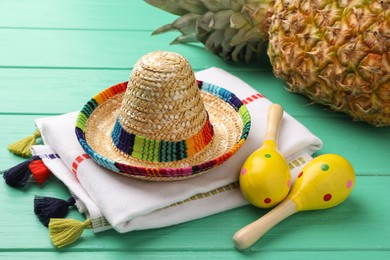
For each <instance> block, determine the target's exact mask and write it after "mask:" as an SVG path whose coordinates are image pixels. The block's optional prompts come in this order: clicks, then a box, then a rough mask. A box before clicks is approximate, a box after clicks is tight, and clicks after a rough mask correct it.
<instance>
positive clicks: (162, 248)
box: [0, 0, 390, 259]
mask: <svg viewBox="0 0 390 260" xmlns="http://www.w3.org/2000/svg"><path fill="white" fill-rule="evenodd" d="M174 18H175V17H174V16H173V15H170V14H167V13H164V12H162V11H160V10H157V9H156V8H154V7H151V6H149V5H147V4H146V3H145V2H143V1H140V0H137V1H125V0H115V1H113V0H100V1H95V0H82V1H77V0H55V1H54V0H41V1H32V0H23V1H13V0H0V90H1V92H2V94H1V95H0V122H1V130H0V135H1V138H0V147H2V148H1V149H0V168H1V169H6V168H9V167H11V166H13V165H15V164H16V163H17V162H20V161H21V160H22V159H20V158H18V157H16V156H14V155H12V154H11V153H9V152H8V151H7V150H6V149H5V147H6V145H7V144H9V143H11V142H13V141H15V140H18V139H20V138H22V137H24V136H26V135H29V134H31V133H32V132H33V131H34V128H35V127H34V124H33V120H34V119H36V118H40V117H46V116H53V115H58V114H63V113H67V112H71V111H76V110H79V109H80V108H81V107H82V106H83V104H84V103H85V102H86V101H87V100H89V99H90V97H91V96H93V95H94V94H96V93H97V92H99V91H101V90H102V89H104V88H106V87H108V86H110V85H112V84H115V83H118V82H122V81H126V80H127V79H128V77H129V75H130V73H131V69H132V66H133V64H134V63H135V62H136V60H137V59H138V58H139V57H140V56H142V55H143V54H145V53H147V52H149V51H153V50H157V49H163V50H170V51H176V52H179V53H181V54H183V55H184V56H185V57H186V58H188V60H189V61H190V63H191V64H192V66H193V67H194V70H196V71H199V70H202V69H205V68H209V67H213V66H214V67H220V68H223V69H225V70H227V71H229V72H230V73H232V74H234V75H236V76H238V77H240V78H241V79H243V80H244V81H246V82H247V83H249V84H250V85H252V86H253V87H255V88H256V89H257V90H258V91H260V92H261V93H263V94H264V95H265V96H266V97H268V98H269V99H270V100H271V101H273V102H276V103H279V104H281V105H282V106H283V107H284V109H285V111H286V112H288V113H289V114H291V115H292V116H294V117H295V118H296V119H297V120H299V121H300V122H301V123H302V124H304V125H305V126H306V127H308V128H309V129H310V130H311V131H312V132H313V133H314V134H316V135H318V136H319V137H320V138H321V139H322V140H323V142H324V147H323V149H322V150H321V151H319V152H318V153H317V154H324V153H338V154H340V155H342V156H344V157H346V158H347V159H348V160H350V162H351V163H352V165H353V166H354V168H355V170H356V174H357V182H356V186H355V190H354V191H353V193H352V195H351V197H350V198H349V199H348V200H347V201H346V202H345V203H343V204H342V205H340V206H337V207H336V208H333V209H329V210H324V211H313V212H301V213H297V214H295V215H294V216H292V217H290V218H289V219H287V220H285V221H283V222H282V223H280V224H279V225H278V226H276V227H275V228H274V229H272V230H271V231H269V233H267V234H266V235H265V236H264V237H263V238H261V240H260V241H259V242H258V243H256V244H255V245H254V246H253V247H252V248H251V249H250V250H247V251H243V252H240V251H237V250H236V249H235V248H234V246H233V243H232V241H231V238H232V236H233V234H234V233H235V232H236V231H237V230H238V229H240V228H241V227H243V226H245V225H246V224H248V223H250V222H251V221H253V220H255V219H257V218H258V217H260V216H262V215H264V214H265V213H266V212H267V210H263V209H256V208H254V207H252V206H245V207H241V208H237V209H234V210H230V211H227V212H224V213H220V214H217V215H214V216H210V217H207V218H203V219H200V220H195V221H191V222H188V223H184V224H180V225H176V226H172V227H167V228H162V229H155V230H147V231H136V232H130V233H126V234H118V233H116V232H114V231H107V232H103V233H99V234H93V233H92V232H91V231H85V232H84V234H83V235H82V238H81V239H80V240H79V241H78V242H76V243H75V244H73V245H71V246H69V247H66V248H65V249H62V250H57V249H55V248H54V247H53V246H52V245H51V243H50V240H49V236H48V231H47V229H46V228H44V227H43V226H42V225H41V224H40V223H39V221H38V220H37V218H36V217H35V215H34V213H33V210H32V206H33V203H32V202H33V198H34V195H43V196H54V197H59V198H67V197H69V196H70V194H69V192H68V191H67V190H66V188H65V187H64V186H63V185H62V184H61V183H60V182H59V181H58V180H55V179H54V178H52V179H51V180H50V181H49V182H47V184H45V185H44V186H42V187H39V186H37V185H34V184H33V183H31V184H30V185H28V187H26V188H25V189H23V190H15V189H13V188H10V187H8V186H6V185H5V184H4V183H2V184H0V194H2V195H1V196H0V208H1V220H2V221H1V222H0V234H1V235H0V258H1V259H25V258H28V257H29V258H40V259H46V258H48V259H49V258H50V259H52V258H57V257H61V258H76V257H77V258H81V259H116V258H124V257H135V258H136V259H148V258H150V259H160V258H161V259H162V258H165V259H172V258H178V259H187V258H188V259H253V258H255V259H260V258H261V259H313V258H316V259H367V258H368V259H387V258H388V257H389V256H390V224H389V219H390V206H389V205H390V188H389V187H390V166H389V159H390V129H389V128H374V127H372V126H369V125H367V124H365V123H357V122H353V121H352V120H351V119H350V118H349V117H347V116H345V115H343V114H340V113H334V112H331V111H329V110H328V109H327V108H325V107H323V106H320V105H313V104H311V103H310V101H309V100H308V99H306V98H305V97H302V96H299V95H294V94H291V93H289V92H287V91H286V90H285V86H284V84H283V82H282V81H280V80H278V79H276V78H275V77H274V76H273V74H272V71H271V67H270V66H269V64H268V62H267V58H266V56H264V57H262V58H261V59H260V61H256V62H252V63H251V64H249V65H245V64H232V63H229V62H225V61H222V60H220V59H219V58H218V57H215V56H214V55H212V54H210V53H208V52H206V51H204V50H203V48H202V47H201V46H200V45H169V42H171V41H172V40H173V39H174V37H176V36H177V35H178V34H175V33H168V34H166V35H161V36H153V37H152V36H151V32H152V31H153V30H154V29H155V28H157V27H159V26H161V25H163V24H166V23H169V22H171V21H172V20H173V19H174ZM253 131H255V130H253ZM70 217H73V218H76V219H80V220H82V219H84V216H82V215H81V214H79V213H78V212H76V211H75V210H73V211H71V212H70Z"/></svg>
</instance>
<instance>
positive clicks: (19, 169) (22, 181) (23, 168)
mask: <svg viewBox="0 0 390 260" xmlns="http://www.w3.org/2000/svg"><path fill="white" fill-rule="evenodd" d="M39 159H40V158H39V156H33V157H32V158H31V159H30V160H27V161H24V162H21V163H19V164H18V165H16V166H14V167H12V168H9V169H8V170H5V171H3V177H4V180H5V182H6V183H7V184H8V185H9V186H11V187H15V188H21V187H24V186H25V185H26V183H27V181H28V179H29V178H30V175H31V170H30V168H29V165H30V163H31V162H32V161H34V160H39Z"/></svg>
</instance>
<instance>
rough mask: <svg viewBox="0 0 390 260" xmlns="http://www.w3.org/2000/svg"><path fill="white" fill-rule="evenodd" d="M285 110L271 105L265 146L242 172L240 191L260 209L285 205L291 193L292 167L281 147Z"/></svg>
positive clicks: (263, 145) (249, 158) (244, 165)
mask: <svg viewBox="0 0 390 260" xmlns="http://www.w3.org/2000/svg"><path fill="white" fill-rule="evenodd" d="M282 117H283V108H282V107H281V106H280V105H278V104H273V105H271V106H270V108H269V110H268V115H267V129H266V135H265V138H264V140H265V141H264V143H263V144H262V145H261V147H260V148H259V149H257V150H256V151H254V152H253V153H252V154H251V155H250V156H249V157H248V158H247V160H246V161H245V163H244V164H243V166H242V168H241V172H240V188H241V192H242V194H243V195H244V197H245V198H246V199H247V200H248V201H249V202H250V203H251V204H252V205H255V206H257V207H260V208H270V207H273V206H275V205H276V204H278V203H279V202H281V201H282V200H283V199H284V198H285V197H286V196H287V194H288V192H289V191H290V187H291V174H290V171H289V168H288V164H287V162H286V160H285V159H284V157H283V156H282V155H281V154H280V152H279V151H278V148H277V143H276V139H277V135H278V131H279V125H280V121H281V119H282Z"/></svg>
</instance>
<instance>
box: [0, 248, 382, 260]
mask: <svg viewBox="0 0 390 260" xmlns="http://www.w3.org/2000/svg"><path fill="white" fill-rule="evenodd" d="M388 256H389V252H388V251H380V250H378V251H362V250H353V251H347V252H344V251H315V252H297V251H287V252H284V251H283V252H279V251H277V252H237V251H212V252H202V251H195V252H194V251H190V252H187V251H178V250H174V251H151V252H138V251H132V250H131V249H128V250H125V251H114V252H110V251H101V250H96V251H83V252H69V251H64V252H60V253H58V252H34V251H33V252H0V257H1V258H4V259H27V258H30V259H31V258H32V259H56V258H58V257H61V259H83V260H84V259H93V260H95V259H96V260H100V259H126V258H130V257H131V258H135V259H137V260H138V259H139V260H142V259H190V260H191V259H196V260H198V259H217V260H218V259H221V260H229V259H273V260H282V259H288V260H302V258H303V257H305V259H316V260H329V259H332V260H345V259H387V258H388Z"/></svg>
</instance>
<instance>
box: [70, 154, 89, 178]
mask: <svg viewBox="0 0 390 260" xmlns="http://www.w3.org/2000/svg"><path fill="white" fill-rule="evenodd" d="M89 158H91V157H89V155H88V154H86V153H84V154H81V155H79V156H77V157H76V159H74V161H73V163H72V173H73V174H74V175H75V176H76V177H77V168H78V167H79V165H80V163H82V162H83V161H84V160H85V159H89Z"/></svg>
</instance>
